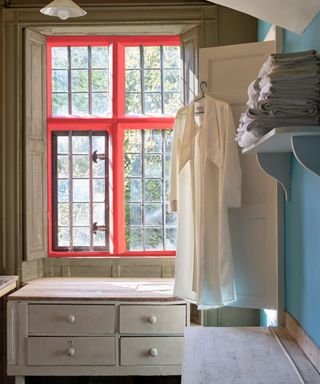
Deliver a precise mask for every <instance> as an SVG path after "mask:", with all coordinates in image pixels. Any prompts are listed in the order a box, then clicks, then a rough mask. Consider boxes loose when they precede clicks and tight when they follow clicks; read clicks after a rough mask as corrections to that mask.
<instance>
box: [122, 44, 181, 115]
mask: <svg viewBox="0 0 320 384" xmlns="http://www.w3.org/2000/svg"><path fill="white" fill-rule="evenodd" d="M125 70H126V74H125V75H126V78H125V90H126V114H127V115H148V116H162V115H167V116H174V115H175V114H176V112H177V110H178V109H179V108H180V107H181V106H182V101H181V81H180V47H178V46H138V47H126V49H125Z"/></svg>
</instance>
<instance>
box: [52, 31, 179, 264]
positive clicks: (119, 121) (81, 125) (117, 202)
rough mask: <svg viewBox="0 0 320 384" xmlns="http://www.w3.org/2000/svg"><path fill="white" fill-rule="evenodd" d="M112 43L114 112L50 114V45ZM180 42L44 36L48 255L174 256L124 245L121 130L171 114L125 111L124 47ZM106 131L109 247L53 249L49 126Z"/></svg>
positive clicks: (164, 121)
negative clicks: (109, 171) (109, 173)
mask: <svg viewBox="0 0 320 384" xmlns="http://www.w3.org/2000/svg"><path fill="white" fill-rule="evenodd" d="M101 45H105V46H112V67H113V74H112V76H113V81H112V115H111V117H106V118H102V117H81V118H79V117H73V116H66V117H54V116H52V110H51V105H52V100H51V95H52V78H51V75H52V68H51V65H52V60H51V59H52V57H51V50H52V48H53V47H59V46H91V47H92V46H101ZM139 45H142V46H157V45H158V46H160V45H165V46H179V45H180V37H179V36H178V35H175V36H58V37H57V36H54V37H47V111H48V117H47V123H48V124H47V125H48V221H49V256H51V257H118V256H133V257H137V256H141V257H143V256H155V257H161V256H175V254H176V252H175V251H165V250H164V251H162V250H159V251H158V250H157V251H155V250H150V251H128V250H127V249H126V240H125V203H124V132H125V130H128V129H139V130H142V129H164V130H168V129H172V128H173V124H174V118H173V117H148V116H141V117H140V116H139V117H132V116H126V115H125V47H128V46H139ZM66 130H74V131H81V130H83V131H88V130H94V131H99V130H101V131H106V132H108V135H109V137H110V138H111V141H112V151H111V152H112V154H111V155H110V156H111V158H110V159H109V162H110V164H111V165H112V180H111V182H112V186H111V189H112V197H111V199H112V201H111V206H112V214H111V215H110V250H109V251H108V252H104V251H93V252H86V251H85V252H82V251H81V252H80V251H79V252H71V251H68V252H66V251H55V250H53V220H52V217H53V209H54V207H53V199H52V177H53V175H52V132H54V131H66Z"/></svg>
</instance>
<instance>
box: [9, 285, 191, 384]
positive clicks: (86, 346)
mask: <svg viewBox="0 0 320 384" xmlns="http://www.w3.org/2000/svg"><path fill="white" fill-rule="evenodd" d="M82 280H83V279H41V280H37V281H35V282H33V283H30V284H28V285H27V286H26V287H24V288H22V289H21V290H19V291H17V292H16V293H15V294H13V295H11V296H10V297H9V305H8V335H9V340H8V373H9V374H10V375H15V376H16V381H17V383H18V382H19V383H21V382H22V383H23V382H24V376H27V375H43V376H50V375H61V376H64V375H77V376H81V375H101V376H103V375H106V376H108V375H179V374H180V373H181V363H182V351H183V332H184V328H185V326H187V325H188V318H189V307H188V305H187V303H186V302H184V301H183V300H180V299H178V298H174V297H173V296H172V281H168V280H159V281H157V282H155V281H153V282H152V283H151V282H147V283H148V284H147V288H146V289H145V290H144V288H143V287H144V284H145V280H144V281H143V282H139V281H138V282H137V281H129V283H130V284H131V285H130V284H129V287H128V281H127V280H126V281H123V280H116V279H113V280H112V281H108V280H105V279H92V284H91V288H92V289H91V290H88V291H86V292H84V291H82V295H81V297H79V291H78V293H76V288H77V287H79V285H80V284H81V282H82V283H83V284H85V281H82ZM85 280H87V279H85ZM53 284H55V287H56V289H53V286H52V285H53ZM152 284H153V285H154V289H151V288H152ZM123 286H126V287H127V290H124V289H123ZM57 287H58V289H57ZM71 287H73V289H71ZM150 287H151V288H150ZM50 288H51V289H50ZM133 288H135V289H133ZM60 290H61V291H60ZM72 291H74V294H72Z"/></svg>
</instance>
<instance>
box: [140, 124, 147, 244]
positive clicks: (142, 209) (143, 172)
mask: <svg viewBox="0 0 320 384" xmlns="http://www.w3.org/2000/svg"><path fill="white" fill-rule="evenodd" d="M141 136H142V137H141V139H142V140H141V142H142V148H141V152H142V156H141V157H142V159H141V160H142V164H141V165H142V168H141V177H142V179H141V182H142V191H141V192H142V202H141V211H142V212H141V214H142V217H141V220H142V236H141V237H142V249H143V250H144V251H145V249H146V246H145V230H146V226H145V201H144V198H145V183H146V181H145V177H144V174H145V166H144V163H145V161H144V157H145V156H144V155H145V151H144V148H145V145H144V144H145V131H144V129H143V130H142V131H141Z"/></svg>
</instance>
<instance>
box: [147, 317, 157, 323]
mask: <svg viewBox="0 0 320 384" xmlns="http://www.w3.org/2000/svg"><path fill="white" fill-rule="evenodd" d="M156 322H157V318H156V316H154V315H151V316H149V317H148V323H150V324H155V323H156Z"/></svg>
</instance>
